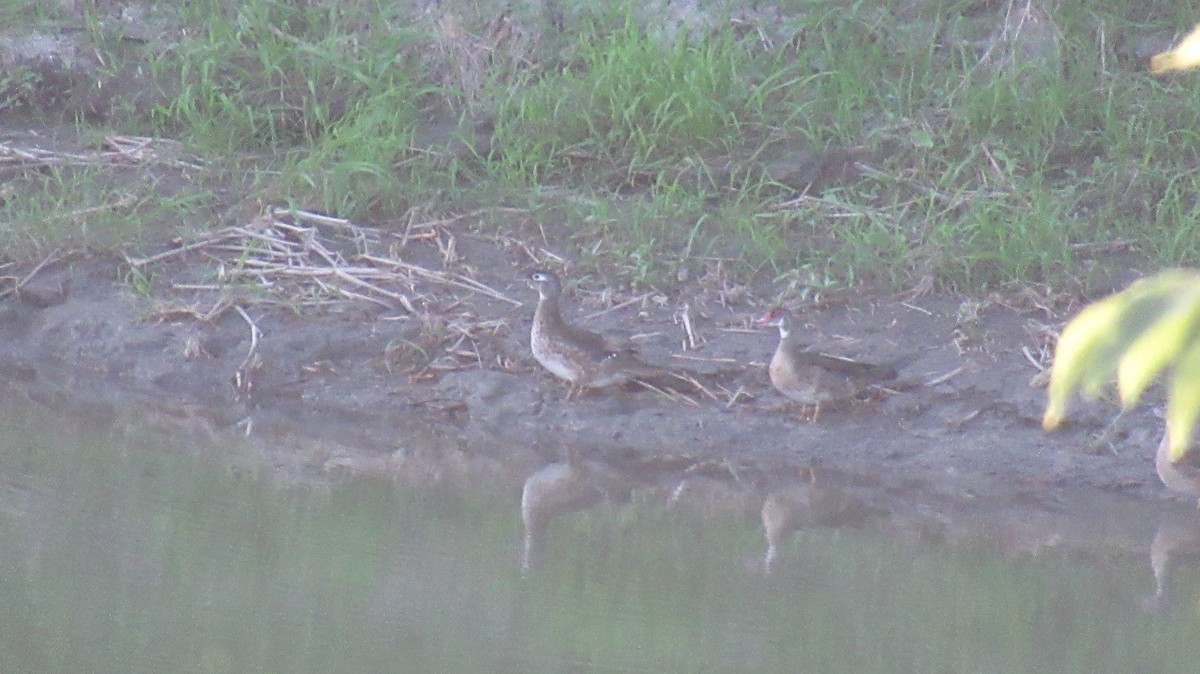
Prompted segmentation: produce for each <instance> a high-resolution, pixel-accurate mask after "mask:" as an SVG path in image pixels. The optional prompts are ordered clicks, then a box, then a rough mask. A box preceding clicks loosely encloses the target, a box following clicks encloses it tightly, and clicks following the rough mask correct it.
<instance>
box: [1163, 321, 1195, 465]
mask: <svg viewBox="0 0 1200 674" xmlns="http://www.w3.org/2000/svg"><path fill="white" fill-rule="evenodd" d="M1190 337H1191V338H1192V343H1191V344H1190V345H1189V346H1188V348H1187V350H1186V351H1184V352H1183V355H1182V356H1181V357H1180V358H1179V362H1178V363H1177V364H1176V365H1175V376H1174V377H1173V378H1172V379H1171V385H1170V389H1169V391H1168V392H1167V438H1168V440H1169V442H1170V443H1171V448H1170V454H1169V455H1168V456H1169V457H1170V459H1171V461H1172V462H1174V461H1178V460H1179V459H1180V458H1182V457H1183V455H1184V454H1186V453H1187V450H1188V447H1189V446H1191V439H1192V430H1193V429H1194V428H1195V427H1196V419H1197V418H1198V417H1200V340H1197V339H1196V335H1195V334H1192V335H1190Z"/></svg>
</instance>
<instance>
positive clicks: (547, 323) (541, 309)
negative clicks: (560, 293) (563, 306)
mask: <svg viewBox="0 0 1200 674" xmlns="http://www.w3.org/2000/svg"><path fill="white" fill-rule="evenodd" d="M533 322H534V324H535V325H537V326H539V327H540V329H542V330H547V329H549V330H556V329H559V328H561V327H562V325H563V319H562V314H560V313H559V311H558V298H557V297H554V296H552V295H539V296H538V303H537V309H536V310H534V313H533Z"/></svg>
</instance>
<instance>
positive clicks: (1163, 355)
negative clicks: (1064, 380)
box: [1117, 275, 1200, 408]
mask: <svg viewBox="0 0 1200 674" xmlns="http://www.w3.org/2000/svg"><path fill="white" fill-rule="evenodd" d="M1165 281H1167V282H1164V283H1159V284H1156V285H1155V286H1154V287H1152V288H1150V290H1149V292H1151V293H1153V294H1152V295H1150V296H1148V297H1145V298H1144V299H1143V301H1144V302H1146V303H1148V304H1149V307H1148V308H1149V311H1148V312H1147V313H1146V316H1147V317H1149V316H1151V315H1154V316H1156V317H1155V318H1154V319H1153V322H1152V323H1150V324H1148V325H1147V326H1145V327H1144V328H1143V329H1141V331H1140V332H1141V334H1138V335H1137V336H1136V337H1135V338H1134V339H1133V341H1132V342H1131V343H1130V344H1129V346H1128V348H1126V349H1125V351H1124V353H1123V354H1122V355H1121V359H1120V362H1119V364H1118V365H1117V389H1118V391H1120V395H1121V404H1122V405H1124V406H1125V407H1126V408H1128V407H1131V406H1133V405H1134V404H1136V403H1137V401H1138V398H1139V397H1140V396H1141V394H1142V391H1144V390H1145V388H1146V386H1148V385H1149V384H1150V382H1151V381H1152V380H1153V379H1154V377H1156V376H1157V375H1158V373H1159V372H1161V371H1162V369H1163V368H1164V367H1166V365H1167V363H1170V362H1171V361H1173V360H1175V359H1176V358H1177V357H1178V356H1179V352H1180V351H1181V350H1182V349H1183V348H1184V347H1185V346H1186V345H1187V344H1188V342H1189V341H1190V340H1191V338H1192V334H1193V330H1194V328H1195V323H1196V318H1197V309H1198V308H1200V307H1198V305H1200V295H1198V293H1197V288H1196V283H1195V281H1194V280H1192V281H1191V283H1190V284H1187V283H1182V282H1181V281H1182V279H1181V278H1178V277H1176V276H1174V275H1172V277H1171V278H1169V279H1165ZM1130 309H1131V311H1132V307H1131V308H1130Z"/></svg>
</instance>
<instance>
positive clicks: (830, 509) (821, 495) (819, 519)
mask: <svg viewBox="0 0 1200 674" xmlns="http://www.w3.org/2000/svg"><path fill="white" fill-rule="evenodd" d="M886 514H887V511H886V510H884V509H882V508H878V507H875V506H872V505H871V504H869V503H867V502H866V501H865V500H863V499H862V498H860V497H858V496H856V495H855V494H853V493H851V492H849V491H847V490H846V489H843V488H840V487H837V486H834V485H821V484H818V483H817V479H816V475H815V474H813V473H812V472H811V471H810V481H809V482H807V483H798V484H793V485H791V486H788V487H784V488H782V489H778V490H776V491H773V492H771V493H770V494H768V495H767V497H766V499H765V500H764V501H763V506H762V526H763V533H764V535H765V536H766V539H767V553H766V557H765V558H764V559H763V568H764V570H765V571H766V572H767V573H770V572H771V570H772V569H773V567H774V566H775V564H777V563H778V558H779V549H780V547H781V546H782V545H784V544H785V543H786V542H787V538H788V536H789V535H790V534H791V533H792V532H793V531H797V530H799V529H801V528H811V527H862V526H865V525H866V524H868V523H869V522H871V521H872V520H875V519H878V518H880V517H882V516H884V515H886Z"/></svg>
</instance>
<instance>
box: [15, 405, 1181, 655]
mask: <svg viewBox="0 0 1200 674" xmlns="http://www.w3.org/2000/svg"><path fill="white" fill-rule="evenodd" d="M73 416H75V417H77V416H78V415H73ZM0 420H2V421H3V422H4V425H3V429H4V431H3V434H2V435H0V672H509V671H513V672H517V671H520V672H529V671H533V672H562V671H579V672H585V671H588V672H590V671H598V672H610V671H611V672H673V671H678V672H732V671H763V672H798V671H804V672H954V673H962V672H979V673H991V672H1121V673H1125V674H1127V673H1130V672H1194V671H1196V668H1197V666H1200V665H1198V664H1197V663H1200V639H1197V630H1198V628H1200V619H1198V618H1197V598H1198V597H1200V573H1198V572H1197V571H1196V570H1195V569H1194V568H1189V567H1187V566H1186V565H1184V566H1182V567H1181V568H1180V571H1179V574H1178V577H1177V583H1176V587H1175V593H1176V596H1177V600H1176V602H1175V604H1174V606H1173V607H1172V608H1171V609H1170V610H1166V611H1163V612H1161V613H1158V614H1154V613H1148V612H1146V611H1145V610H1143V609H1142V602H1143V599H1144V598H1145V597H1146V596H1147V595H1149V594H1152V593H1153V591H1154V582H1153V576H1152V574H1151V571H1150V566H1149V563H1148V560H1147V559H1146V558H1144V557H1141V556H1135V555H1113V556H1097V555H1074V554H1068V553H1066V552H1056V551H1049V552H1046V553H1043V554H1041V555H1040V556H1038V557H1032V558H1030V557H1025V558H1020V559H1006V558H1003V557H998V556H994V555H991V554H987V553H985V552H982V551H980V550H977V549H964V548H961V547H957V548H946V547H942V548H934V549H922V548H919V547H917V546H913V545H905V544H902V543H898V542H896V541H893V540H888V539H887V538H886V537H882V536H880V535H878V534H872V533H869V532H864V531H851V530H846V531H843V530H813V531H805V532H802V533H801V534H800V535H799V536H798V537H796V538H795V539H794V540H792V541H790V542H789V543H788V544H787V545H785V546H784V549H783V551H782V559H781V562H780V564H779V565H778V566H777V567H776V569H775V572H774V573H773V574H771V576H770V577H765V576H764V575H763V574H762V572H761V569H760V562H759V560H760V559H761V555H762V552H763V543H762V540H761V534H760V532H759V530H758V528H757V525H756V523H754V522H751V521H747V520H745V519H743V518H739V517H734V516H730V517H728V518H725V519H720V518H717V519H715V520H714V519H707V520H701V519H700V518H698V517H695V516H691V515H688V514H687V513H681V512H675V511H667V510H665V509H663V508H662V507H661V506H659V505H657V504H656V503H653V502H650V500H649V499H645V500H639V499H638V498H635V499H634V503H633V504H632V505H626V506H620V507H615V506H610V505H601V506H598V507H596V508H593V509H591V510H587V511H584V512H576V513H570V514H564V515H562V516H560V517H558V518H557V519H555V520H554V521H553V522H551V524H550V526H549V529H548V540H547V542H546V546H545V552H544V555H543V557H542V562H541V564H540V565H538V566H537V567H536V568H535V569H532V570H530V571H529V572H527V573H524V574H523V573H522V568H521V556H522V544H521V519H520V514H519V511H518V498H517V495H516V494H515V493H514V492H513V491H511V490H506V491H502V492H500V493H496V494H493V493H461V492H453V491H451V490H448V489H439V488H431V489H411V488H401V487H396V486H393V485H391V484H387V483H383V482H379V481H371V480H354V481H349V482H346V483H343V484H335V485H331V486H330V485H326V486H321V485H319V484H312V483H309V484H296V483H295V482H292V483H289V484H281V482H280V481H279V480H278V479H276V478H275V477H272V476H270V475H269V474H264V473H269V471H263V472H260V473H259V474H258V475H253V474H250V475H248V474H246V473H245V472H244V471H233V470H230V468H229V466H230V465H233V464H235V463H237V458H238V452H242V451H244V450H242V449H239V448H237V447H207V446H204V445H199V444H190V443H180V442H178V441H176V440H168V439H169V438H170V436H169V435H164V434H152V433H140V432H136V431H128V430H122V429H120V428H114V427H113V426H112V425H111V423H110V422H108V421H104V420H102V419H95V420H91V421H89V420H87V419H82V420H80V419H78V418H76V419H72V420H63V419H58V418H55V417H51V416H45V415H44V414H43V413H41V412H37V411H35V410H32V409H28V408H27V409H23V410H8V411H6V412H3V413H0ZM85 430H86V432H85ZM171 443H173V444H171ZM1147 545H1149V541H1147ZM1075 557H1082V558H1083V559H1080V560H1075V559H1074V558H1075Z"/></svg>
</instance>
